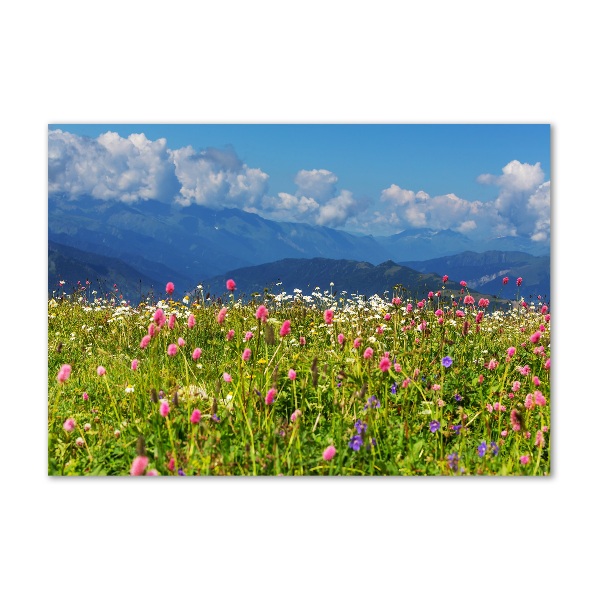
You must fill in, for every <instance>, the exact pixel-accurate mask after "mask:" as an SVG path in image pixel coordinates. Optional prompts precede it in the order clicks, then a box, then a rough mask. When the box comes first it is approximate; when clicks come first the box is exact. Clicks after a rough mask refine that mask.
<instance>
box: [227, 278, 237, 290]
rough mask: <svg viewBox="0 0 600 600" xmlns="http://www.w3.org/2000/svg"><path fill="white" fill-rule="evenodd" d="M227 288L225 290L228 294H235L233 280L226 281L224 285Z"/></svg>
mask: <svg viewBox="0 0 600 600" xmlns="http://www.w3.org/2000/svg"><path fill="white" fill-rule="evenodd" d="M225 285H226V286H227V289H228V290H229V291H230V292H235V287H236V286H235V281H234V280H233V279H228V280H227V283H226V284H225Z"/></svg>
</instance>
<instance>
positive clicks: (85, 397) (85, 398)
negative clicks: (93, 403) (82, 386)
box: [82, 392, 90, 400]
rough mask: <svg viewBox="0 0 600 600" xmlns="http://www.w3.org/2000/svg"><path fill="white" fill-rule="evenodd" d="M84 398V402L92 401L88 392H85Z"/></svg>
mask: <svg viewBox="0 0 600 600" xmlns="http://www.w3.org/2000/svg"><path fill="white" fill-rule="evenodd" d="M82 398H83V399H84V400H89V399H90V397H89V396H88V393H87V392H83V396H82Z"/></svg>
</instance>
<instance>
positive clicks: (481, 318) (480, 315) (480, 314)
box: [475, 310, 483, 325]
mask: <svg viewBox="0 0 600 600" xmlns="http://www.w3.org/2000/svg"><path fill="white" fill-rule="evenodd" d="M481 321H483V311H481V310H480V311H479V312H478V313H477V316H476V317H475V323H477V324H478V325H479V323H481Z"/></svg>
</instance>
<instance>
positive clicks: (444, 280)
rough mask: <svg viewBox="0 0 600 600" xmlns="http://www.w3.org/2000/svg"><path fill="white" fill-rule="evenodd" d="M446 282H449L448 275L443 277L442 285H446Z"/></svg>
mask: <svg viewBox="0 0 600 600" xmlns="http://www.w3.org/2000/svg"><path fill="white" fill-rule="evenodd" d="M446 281H448V275H444V276H443V277H442V283H446Z"/></svg>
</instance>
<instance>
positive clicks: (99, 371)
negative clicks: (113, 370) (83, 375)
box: [96, 366, 106, 377]
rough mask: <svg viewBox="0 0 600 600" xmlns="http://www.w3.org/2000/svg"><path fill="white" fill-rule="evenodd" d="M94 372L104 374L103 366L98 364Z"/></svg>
mask: <svg viewBox="0 0 600 600" xmlns="http://www.w3.org/2000/svg"><path fill="white" fill-rule="evenodd" d="M96 373H98V375H100V377H102V375H106V369H105V368H104V367H103V366H99V367H98V368H97V369H96Z"/></svg>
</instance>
